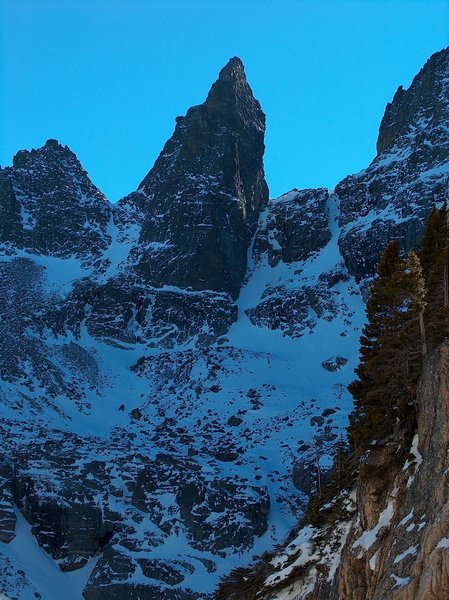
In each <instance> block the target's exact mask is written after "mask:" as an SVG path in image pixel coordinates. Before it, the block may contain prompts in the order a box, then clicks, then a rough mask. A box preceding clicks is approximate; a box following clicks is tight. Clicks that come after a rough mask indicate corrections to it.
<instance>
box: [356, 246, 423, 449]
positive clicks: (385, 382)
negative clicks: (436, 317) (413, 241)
mask: <svg viewBox="0 0 449 600" xmlns="http://www.w3.org/2000/svg"><path fill="white" fill-rule="evenodd" d="M377 274H378V277H377V279H376V280H375V281H374V283H373V285H372V289H371V296H370V298H369V300H368V302H367V311H366V314H367V324H366V326H365V327H364V329H363V334H362V337H361V349H360V364H359V366H358V368H357V369H356V374H357V376H358V379H357V380H356V381H354V382H353V383H352V384H351V385H350V386H349V390H350V392H351V393H352V395H353V397H354V400H355V410H354V412H353V413H352V415H351V417H350V421H351V423H350V430H349V434H350V438H351V440H352V442H353V443H354V444H355V446H356V449H358V450H363V449H365V448H366V447H367V446H368V445H369V443H370V442H371V441H372V440H373V439H374V438H376V437H378V436H383V435H385V434H386V433H388V432H389V430H391V429H392V428H393V426H394V424H395V423H396V421H397V420H398V419H399V420H401V421H403V420H409V419H410V420H411V421H412V420H413V419H414V409H413V400H414V390H415V386H416V380H417V378H418V375H419V371H420V368H421V362H422V358H423V355H425V353H426V352H427V348H426V337H425V328H424V309H425V285H424V278H423V275H422V269H421V265H420V262H419V259H418V257H417V255H416V254H414V253H410V254H409V256H408V258H407V260H406V261H401V259H400V256H399V246H398V244H397V242H395V241H392V242H390V243H389V244H388V246H387V247H386V249H385V251H384V253H383V255H382V257H381V260H380V263H379V266H378V269H377Z"/></svg>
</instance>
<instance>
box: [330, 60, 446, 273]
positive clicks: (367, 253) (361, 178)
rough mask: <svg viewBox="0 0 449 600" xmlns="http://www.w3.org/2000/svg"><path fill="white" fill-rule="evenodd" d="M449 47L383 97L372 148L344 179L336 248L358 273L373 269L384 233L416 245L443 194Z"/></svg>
mask: <svg viewBox="0 0 449 600" xmlns="http://www.w3.org/2000/svg"><path fill="white" fill-rule="evenodd" d="M448 119H449V49H445V50H442V51H441V52H438V53H436V54H434V55H433V56H432V57H431V58H430V59H429V60H428V61H427V63H426V64H425V65H424V67H423V68H422V70H421V71H420V72H419V74H418V75H417V76H416V77H415V78H414V80H413V82H412V84H411V86H410V88H409V89H408V90H403V89H402V87H400V88H399V90H398V91H397V92H396V94H395V96H394V98H393V101H392V103H391V104H388V106H387V108H386V111H385V115H384V118H383V119H382V123H381V126H380V130H379V139H378V142H377V151H378V154H377V156H376V158H375V159H374V160H373V162H372V163H371V165H370V166H369V167H368V168H367V169H365V170H364V171H361V172H360V173H358V174H357V175H351V176H349V177H347V178H346V179H343V181H342V182H340V183H339V184H338V185H337V186H336V188H335V192H336V194H337V196H338V197H339V199H340V207H341V213H340V224H341V226H342V232H341V235H340V248H341V252H342V254H343V256H344V258H345V263H346V265H347V267H348V269H349V271H350V273H351V274H353V275H355V276H356V278H357V280H359V281H360V280H361V279H363V278H365V277H367V276H368V277H369V276H371V275H372V274H373V273H374V268H375V265H376V264H377V262H378V260H379V254H380V252H381V250H382V249H383V248H384V247H385V245H386V244H387V243H388V241H389V240H390V239H397V240H398V242H399V243H400V245H401V247H402V249H403V250H404V251H407V250H410V249H413V248H416V246H417V244H418V243H419V241H420V238H421V235H422V231H423V225H424V223H425V220H426V217H427V215H428V213H429V211H430V209H431V208H432V206H433V205H434V203H435V202H441V201H443V200H444V199H447V194H448V182H449V175H448V174H449V133H448V130H447V125H446V124H447V121H448Z"/></svg>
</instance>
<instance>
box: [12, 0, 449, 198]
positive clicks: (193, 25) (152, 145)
mask: <svg viewBox="0 0 449 600" xmlns="http://www.w3.org/2000/svg"><path fill="white" fill-rule="evenodd" d="M0 40H1V41H0V104H1V107H2V108H1V111H0V164H1V165H2V166H6V165H8V164H11V160H12V156H13V155H14V154H15V153H16V152H17V150H19V149H22V148H27V149H30V148H33V147H39V146H41V145H42V144H43V143H45V141H46V139H47V138H50V137H52V138H57V139H58V140H59V141H60V142H61V143H64V144H67V145H68V146H70V148H71V149H72V150H73V151H74V152H75V153H76V154H77V155H78V158H79V159H80V160H81V162H82V164H83V166H84V167H85V169H86V170H87V171H88V172H89V175H90V176H91V178H92V180H93V181H94V183H95V184H96V185H98V186H99V187H100V189H101V190H102V191H103V192H104V193H105V194H106V195H107V196H108V198H109V199H110V200H111V201H116V200H118V199H119V198H120V197H122V196H124V195H125V194H127V193H129V192H130V191H132V190H134V189H136V187H137V185H138V184H139V183H140V181H141V180H142V179H143V177H144V176H145V175H146V173H147V172H148V170H149V169H150V168H151V166H152V165H153V162H154V160H155V159H156V157H157V155H158V154H159V152H160V151H161V149H162V146H163V144H164V142H165V141H166V139H167V138H168V137H169V136H170V135H171V134H172V132H173V129H174V125H175V117H176V116H177V115H182V114H185V112H186V111H187V109H188V108H189V107H190V106H191V105H194V104H199V103H201V102H203V101H204V99H205V97H206V95H207V92H208V90H209V87H210V85H211V84H212V83H213V81H215V79H216V78H217V75H218V72H219V70H220V68H221V67H222V66H223V65H224V64H226V62H227V61H228V59H229V58H230V57H232V56H235V55H237V56H240V57H241V58H242V60H243V62H244V64H245V67H246V72H247V77H248V80H249V83H250V85H251V87H252V88H253V90H254V93H255V95H256V97H257V98H258V99H259V100H260V102H261V104H262V108H263V109H264V111H265V113H266V114H267V135H266V146H267V150H266V156H265V166H266V175H267V181H268V184H269V186H270V192H271V196H272V197H275V196H278V195H280V194H281V193H283V192H285V191H288V190H289V189H291V188H292V187H300V188H303V187H318V186H325V187H331V188H332V187H333V186H334V185H335V184H336V183H337V182H338V181H339V180H340V179H342V178H343V177H344V176H345V175H347V174H349V173H354V172H357V171H359V170H360V169H362V168H364V167H365V166H367V165H368V163H369V162H370V161H371V160H372V159H373V158H374V155H375V143H376V138H377V131H378V127H379V123H380V120H381V118H382V115H383V111H384V108H385V105H386V103H387V102H388V101H389V100H391V98H392V96H393V94H394V92H395V90H396V88H397V87H398V85H400V84H402V85H404V86H406V87H408V86H409V85H410V83H411V80H412V78H413V76H414V75H415V74H416V73H417V72H418V71H419V69H420V68H421V67H422V65H423V64H424V63H425V61H426V60H427V58H428V57H429V56H430V55H431V54H432V53H433V52H435V51H437V50H440V49H442V48H444V47H446V46H447V45H449V0H422V1H414V0H404V1H399V0H397V1H396V0H377V1H371V0H357V1H349V0H348V1H346V0H338V1H337V0H314V1H301V0H220V1H218V0H217V1H215V0H178V1H175V0H161V1H158V0H145V1H144V0H127V1H122V0H117V1H115V0H108V1H104V0H91V1H84V0H76V1H72V0H54V1H49V0H28V1H25V0H1V2H0Z"/></svg>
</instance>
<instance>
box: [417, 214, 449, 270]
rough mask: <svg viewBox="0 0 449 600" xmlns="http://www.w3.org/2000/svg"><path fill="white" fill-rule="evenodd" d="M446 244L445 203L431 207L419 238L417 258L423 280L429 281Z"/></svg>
mask: <svg viewBox="0 0 449 600" xmlns="http://www.w3.org/2000/svg"><path fill="white" fill-rule="evenodd" d="M446 245H447V205H446V203H444V204H443V206H442V207H441V208H440V209H438V208H437V207H436V206H434V207H433V209H432V212H431V213H430V216H429V218H428V220H427V224H426V227H425V229H424V233H423V236H422V239H421V247H420V252H419V258H420V260H421V266H422V271H423V275H424V278H425V280H426V281H427V282H428V281H429V276H430V272H431V270H432V268H433V267H434V265H435V262H436V260H437V258H438V257H439V255H440V254H441V252H442V250H443V249H444V247H445V246H446Z"/></svg>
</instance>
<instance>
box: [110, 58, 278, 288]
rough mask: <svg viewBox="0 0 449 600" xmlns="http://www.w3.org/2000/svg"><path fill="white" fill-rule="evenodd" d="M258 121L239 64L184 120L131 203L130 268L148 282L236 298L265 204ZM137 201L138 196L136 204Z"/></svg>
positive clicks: (260, 124)
mask: <svg viewBox="0 0 449 600" xmlns="http://www.w3.org/2000/svg"><path fill="white" fill-rule="evenodd" d="M264 133H265V115H264V113H263V112H262V110H261V108H260V104H259V102H258V101H257V100H256V99H255V98H254V96H253V94H252V91H251V88H250V87H249V85H248V83H247V81H246V78H245V71H244V68H243V64H242V62H241V60H240V59H239V58H232V59H231V60H230V61H229V63H228V64H227V65H226V66H225V67H224V68H223V69H222V70H221V72H220V75H219V78H218V80H217V81H216V82H215V83H214V85H213V86H212V88H211V90H210V92H209V95H208V97H207V99H206V101H205V102H204V104H201V105H199V106H194V107H193V108H191V109H190V110H189V111H188V112H187V114H186V116H185V117H178V118H177V120H176V129H175V132H174V134H173V136H172V137H171V138H170V140H169V141H168V142H167V143H166V144H165V146H164V149H163V150H162V152H161V154H160V156H159V158H158V159H157V161H156V163H155V165H154V167H153V168H152V169H151V171H150V172H149V173H148V175H147V176H146V177H145V178H144V180H143V181H142V183H141V184H140V186H139V188H138V190H137V193H136V194H134V195H133V196H132V198H131V199H125V200H123V201H121V203H119V208H118V211H119V212H118V213H117V214H118V215H120V214H121V212H120V211H121V210H122V208H123V204H124V203H125V204H129V202H132V201H134V198H135V199H136V200H135V201H136V202H140V203H141V204H142V205H143V209H142V212H143V215H144V216H143V221H142V222H141V227H142V228H141V231H140V236H139V240H138V245H137V246H136V248H135V249H134V251H133V261H136V262H137V266H136V268H137V269H138V271H139V272H140V273H142V275H143V276H144V278H145V280H146V281H148V282H149V283H151V284H153V285H156V286H161V285H164V284H168V285H176V286H180V287H189V288H192V289H194V290H204V289H208V290H215V291H218V292H229V293H230V294H231V295H232V296H233V297H234V298H236V297H237V296H238V293H239V291H240V286H241V283H242V281H243V277H244V276H245V272H246V256H247V250H248V245H249V242H250V240H251V237H252V235H253V234H254V231H255V226H256V223H257V220H258V217H259V213H260V211H261V210H262V209H263V208H264V207H265V206H266V204H267V201H268V188H267V185H266V183H265V179H264V170H263V153H264V148H265V146H264ZM139 196H140V197H139Z"/></svg>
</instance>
